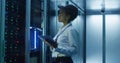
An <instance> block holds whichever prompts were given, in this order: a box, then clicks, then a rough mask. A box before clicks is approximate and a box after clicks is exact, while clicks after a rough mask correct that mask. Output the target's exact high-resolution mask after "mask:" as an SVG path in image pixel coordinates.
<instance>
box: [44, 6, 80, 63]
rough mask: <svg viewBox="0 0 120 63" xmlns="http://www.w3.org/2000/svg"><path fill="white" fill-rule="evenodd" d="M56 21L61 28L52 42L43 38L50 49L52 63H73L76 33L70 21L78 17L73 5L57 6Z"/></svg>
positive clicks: (76, 41)
mask: <svg viewBox="0 0 120 63" xmlns="http://www.w3.org/2000/svg"><path fill="white" fill-rule="evenodd" d="M58 7H59V11H58V20H59V22H62V23H63V27H62V28H61V29H60V30H59V31H58V33H57V34H56V35H55V37H54V40H51V39H50V38H45V40H46V41H47V42H46V43H47V44H48V45H49V46H50V47H52V58H53V61H52V63H73V60H72V56H73V55H75V54H76V53H77V51H78V41H79V39H78V32H77V31H76V29H74V27H73V26H72V23H71V22H72V21H73V20H74V19H75V18H76V17H77V15H78V9H77V8H76V7H75V6H73V5H67V6H58Z"/></svg>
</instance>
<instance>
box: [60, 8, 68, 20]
mask: <svg viewBox="0 0 120 63" xmlns="http://www.w3.org/2000/svg"><path fill="white" fill-rule="evenodd" d="M66 18H67V15H66V14H65V12H64V11H63V10H59V11H58V20H59V22H65V21H66Z"/></svg>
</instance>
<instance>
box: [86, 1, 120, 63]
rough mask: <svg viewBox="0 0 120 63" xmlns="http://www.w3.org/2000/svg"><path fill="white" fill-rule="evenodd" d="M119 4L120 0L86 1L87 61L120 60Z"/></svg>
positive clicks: (109, 61) (114, 62)
mask: <svg viewBox="0 0 120 63" xmlns="http://www.w3.org/2000/svg"><path fill="white" fill-rule="evenodd" d="M119 4H120V0H111V1H109V0H87V1H86V9H87V14H86V26H87V29H86V31H87V32H86V42H87V44H86V47H87V48H86V52H87V53H86V63H119V62H120V60H119V59H118V58H120V54H119V53H120V51H119V48H120V46H119V44H120V39H119V37H120V33H119V32H120V28H119V27H120V12H119V10H120V5H119ZM104 10H105V12H104ZM103 22H104V24H103ZM103 25H104V26H103ZM103 29H104V30H103ZM103 39H105V40H103Z"/></svg>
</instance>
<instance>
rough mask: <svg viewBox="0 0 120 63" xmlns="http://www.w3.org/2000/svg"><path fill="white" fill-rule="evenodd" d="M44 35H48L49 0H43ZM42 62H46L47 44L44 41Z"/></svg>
mask: <svg viewBox="0 0 120 63" xmlns="http://www.w3.org/2000/svg"><path fill="white" fill-rule="evenodd" d="M43 24H44V26H43V36H45V35H46V30H47V0H44V1H43ZM42 63H46V45H45V43H44V42H43V43H42Z"/></svg>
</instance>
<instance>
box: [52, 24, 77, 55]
mask: <svg viewBox="0 0 120 63" xmlns="http://www.w3.org/2000/svg"><path fill="white" fill-rule="evenodd" d="M56 39H57V40H56ZM54 40H56V42H57V43H58V47H57V48H54V49H53V50H52V57H57V56H58V55H61V56H72V55H74V54H75V53H76V52H77V51H78V46H79V44H78V41H79V37H78V32H77V31H76V29H75V28H74V27H73V26H72V23H69V24H67V25H66V26H64V27H63V28H62V29H60V30H59V31H58V33H57V34H56V36H55V37H54Z"/></svg>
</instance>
